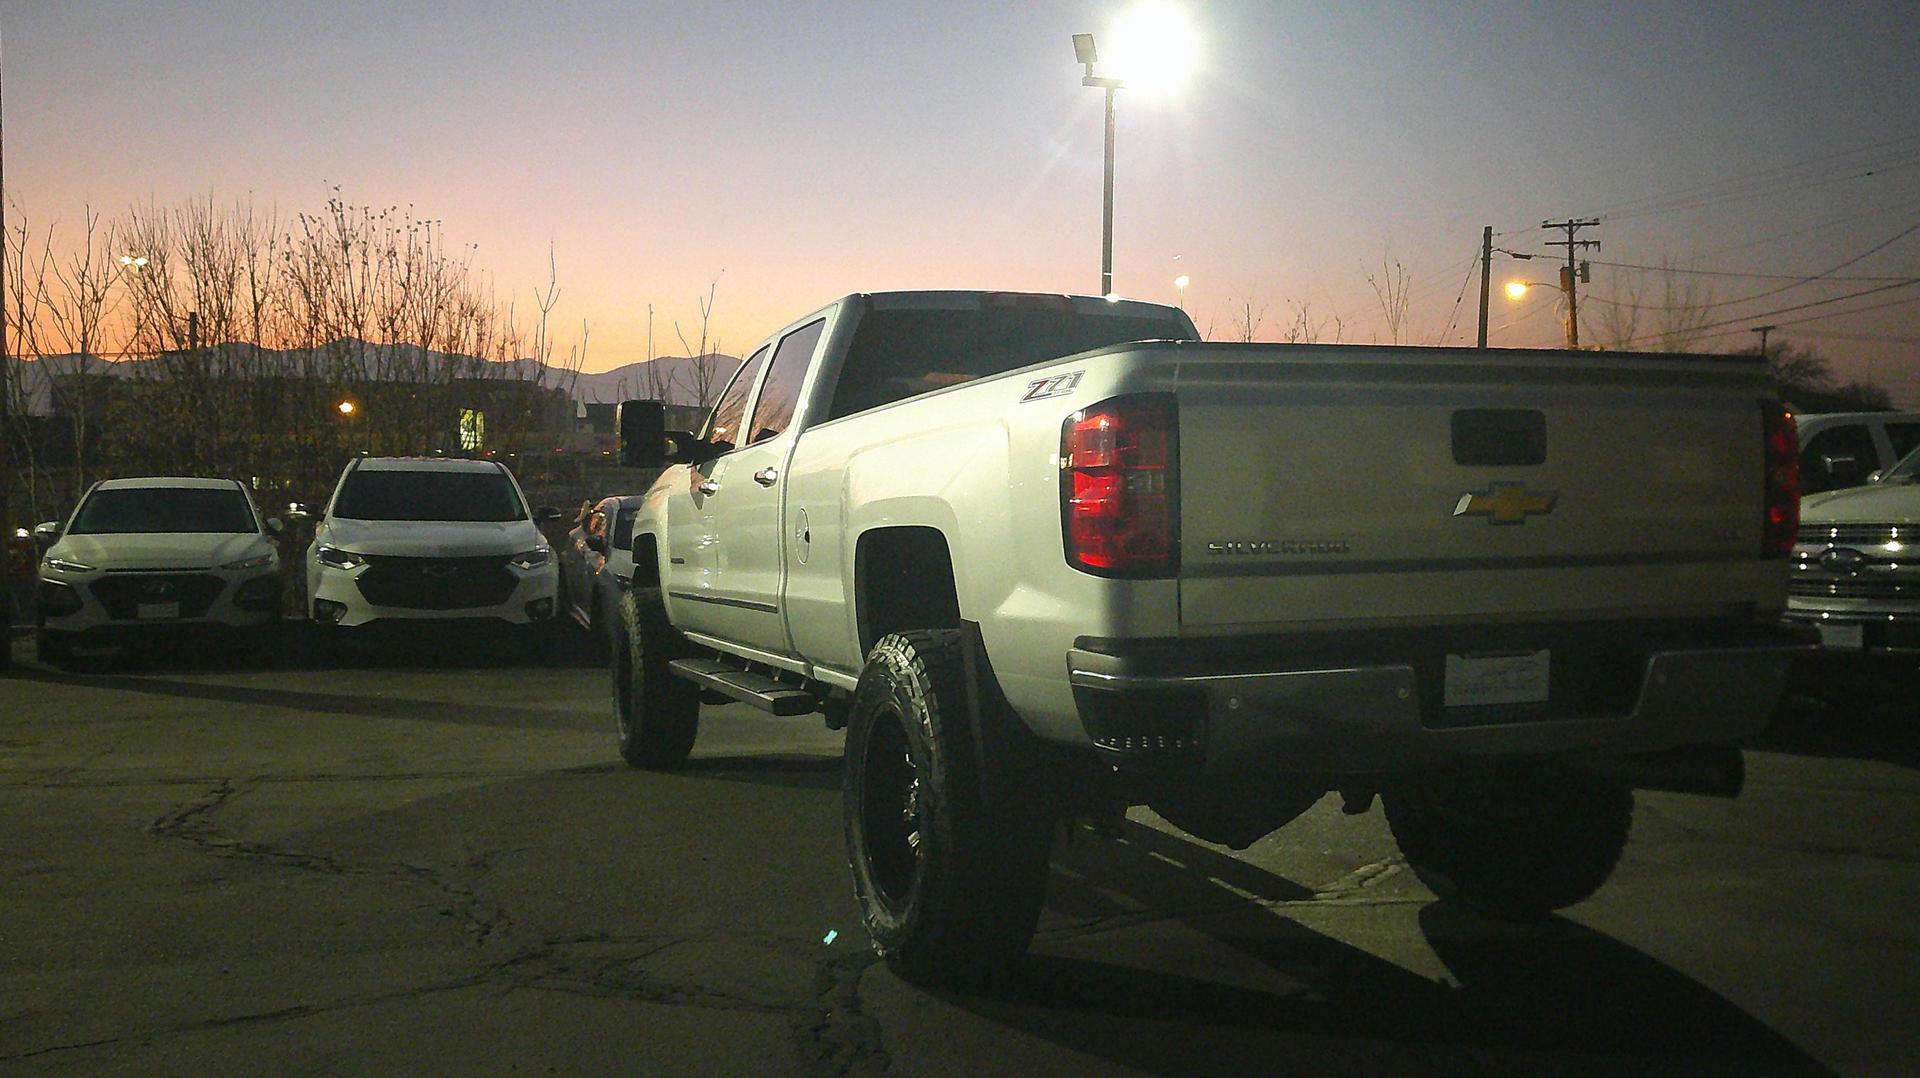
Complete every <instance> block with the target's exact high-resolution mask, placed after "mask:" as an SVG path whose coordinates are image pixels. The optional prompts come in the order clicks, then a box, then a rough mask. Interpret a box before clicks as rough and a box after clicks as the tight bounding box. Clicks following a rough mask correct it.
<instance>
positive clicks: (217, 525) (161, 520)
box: [67, 487, 260, 535]
mask: <svg viewBox="0 0 1920 1078" xmlns="http://www.w3.org/2000/svg"><path fill="white" fill-rule="evenodd" d="M259 530H260V528H259V525H257V524H255V523H254V521H253V508H252V507H251V506H249V505H248V504H247V496H246V495H244V494H242V493H240V491H239V490H237V489H234V488H227V489H224V490H223V489H220V488H218V487H112V488H109V489H106V490H96V491H94V492H93V494H92V495H90V496H89V497H88V498H87V500H86V501H85V502H83V503H82V504H81V506H80V511H79V512H77V513H75V514H74V515H73V526H72V527H70V528H68V529H67V532H68V534H70V535H144V534H156V533H162V532H252V531H259Z"/></svg>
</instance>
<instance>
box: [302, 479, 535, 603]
mask: <svg viewBox="0 0 1920 1078" xmlns="http://www.w3.org/2000/svg"><path fill="white" fill-rule="evenodd" d="M559 515H560V514H559V511H558V510H555V509H547V508H542V509H540V510H538V511H535V512H529V510H528V508H527V499H526V496H525V495H524V494H523V493H522V492H521V490H520V484H519V483H518V482H516V481H515V480H514V478H513V473H512V472H509V471H508V470H507V469H506V467H505V466H504V465H501V464H498V463H495V462H493V461H489V460H455V459H447V458H442V457H360V458H357V459H355V460H354V461H353V462H352V463H350V464H348V465H347V467H346V469H345V470H344V471H343V472H341V474H340V482H339V485H337V486H336V487H335V488H334V491H333V499H332V500H331V501H330V502H328V504H327V507H326V511H325V514H324V515H323V516H322V518H321V521H320V524H319V527H318V528H317V529H316V530H315V532H314V538H313V545H312V546H311V547H309V548H308V549H307V604H308V610H309V612H310V613H311V614H312V616H313V620H314V622H315V623H317V624H319V625H327V626H340V627H346V626H362V625H368V624H370V623H374V622H380V621H399V620H408V619H414V620H417V619H448V618H458V619H495V620H498V621H502V622H509V623H512V624H515V625H534V624H546V623H550V622H551V621H552V619H553V616H554V597H555V594H556V592H557V590H558V581H559V575H558V571H557V569H556V567H555V565H554V560H553V548H552V547H550V546H549V545H548V544H547V541H546V540H545V539H544V538H542V537H541V535H540V530H539V528H538V526H537V524H536V522H544V521H546V520H550V519H557V518H558V517H559Z"/></svg>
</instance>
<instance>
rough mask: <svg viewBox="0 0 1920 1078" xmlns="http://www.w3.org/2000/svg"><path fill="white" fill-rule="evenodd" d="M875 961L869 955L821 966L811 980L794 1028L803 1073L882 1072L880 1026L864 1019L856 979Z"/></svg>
mask: <svg viewBox="0 0 1920 1078" xmlns="http://www.w3.org/2000/svg"><path fill="white" fill-rule="evenodd" d="M878 961H879V959H878V958H877V957H875V956H874V954H873V952H872V951H871V950H869V949H865V948H863V949H861V950H860V951H857V952H854V953H851V954H845V955H841V956H838V957H835V958H833V959H831V960H829V961H826V962H822V963H820V965H819V968H818V970H816V972H815V974H814V987H815V989H816V990H817V991H816V994H815V997H814V1002H813V1005H812V1006H811V1008H809V1010H808V1012H807V1013H806V1014H804V1015H802V1016H801V1018H800V1020H799V1024H798V1026H797V1028H796V1031H795V1032H796V1033H797V1034H798V1036H799V1038H800V1041H801V1046H802V1049H803V1054H804V1055H805V1059H804V1061H803V1067H804V1071H805V1073H806V1074H808V1075H817V1076H826V1078H870V1076H874V1075H881V1074H885V1073H886V1072H887V1068H889V1067H890V1066H892V1065H893V1057H892V1056H891V1055H889V1054H888V1053H887V1049H886V1045H885V1040H884V1038H883V1037H882V1035H881V1033H882V1031H881V1028H880V1022H879V1021H878V1020H877V1019H875V1018H873V1017H871V1016H870V1015H868V1014H867V1013H866V1011H865V1009H864V1005H863V1004H862V1001H861V997H860V979H861V978H862V977H863V976H865V974H866V972H867V970H869V969H871V968H872V967H873V966H874V965H875V964H876V963H877V962H878Z"/></svg>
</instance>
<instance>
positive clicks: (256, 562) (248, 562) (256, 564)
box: [220, 554, 273, 569]
mask: <svg viewBox="0 0 1920 1078" xmlns="http://www.w3.org/2000/svg"><path fill="white" fill-rule="evenodd" d="M272 564H273V555H272V554H260V555H257V556H255V557H251V558H241V559H240V560H239V561H230V562H228V563H227V564H225V565H222V566H221V567H220V568H222V569H258V568H260V567H261V566H262V565H272Z"/></svg>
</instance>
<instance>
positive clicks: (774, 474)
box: [753, 468, 780, 487]
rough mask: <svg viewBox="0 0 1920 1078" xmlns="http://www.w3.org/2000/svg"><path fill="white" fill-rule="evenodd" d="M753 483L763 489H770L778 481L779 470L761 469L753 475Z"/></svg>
mask: <svg viewBox="0 0 1920 1078" xmlns="http://www.w3.org/2000/svg"><path fill="white" fill-rule="evenodd" d="M753 481H754V482H756V483H758V484H760V485H761V486H763V487H770V486H772V485H774V484H775V483H778V482H779V481H780V469H778V468H762V469H760V470H759V471H757V472H755V473H753Z"/></svg>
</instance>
